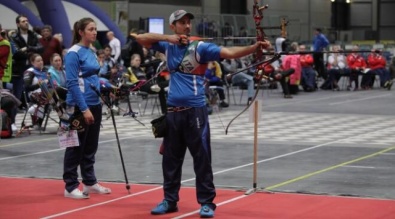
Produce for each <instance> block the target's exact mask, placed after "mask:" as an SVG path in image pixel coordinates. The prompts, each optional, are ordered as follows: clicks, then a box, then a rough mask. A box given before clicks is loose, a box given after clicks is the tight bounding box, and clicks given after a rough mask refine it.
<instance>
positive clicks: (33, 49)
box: [11, 30, 44, 77]
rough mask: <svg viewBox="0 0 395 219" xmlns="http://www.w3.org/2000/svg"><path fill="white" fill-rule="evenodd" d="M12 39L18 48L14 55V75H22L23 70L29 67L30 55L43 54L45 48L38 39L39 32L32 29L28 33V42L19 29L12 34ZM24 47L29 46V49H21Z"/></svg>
mask: <svg viewBox="0 0 395 219" xmlns="http://www.w3.org/2000/svg"><path fill="white" fill-rule="evenodd" d="M11 41H12V42H13V43H14V45H15V49H16V52H15V53H14V55H13V56H12V76H17V77H22V76H23V72H25V70H26V69H27V68H28V67H29V56H30V55H31V54H32V53H38V54H42V53H43V51H44V49H43V46H42V45H41V44H40V42H39V40H38V37H37V34H36V33H34V32H32V31H30V30H29V31H28V33H27V43H26V42H25V40H24V39H23V37H22V36H21V34H20V32H19V31H17V32H15V33H14V34H12V35H11ZM23 47H27V50H26V51H21V49H22V48H23Z"/></svg>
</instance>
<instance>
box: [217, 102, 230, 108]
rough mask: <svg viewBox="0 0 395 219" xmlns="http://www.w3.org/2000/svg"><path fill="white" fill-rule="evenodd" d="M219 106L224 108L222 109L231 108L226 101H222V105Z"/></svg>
mask: <svg viewBox="0 0 395 219" xmlns="http://www.w3.org/2000/svg"><path fill="white" fill-rule="evenodd" d="M219 106H220V107H222V108H226V107H229V104H228V103H226V102H225V101H221V103H220V104H219Z"/></svg>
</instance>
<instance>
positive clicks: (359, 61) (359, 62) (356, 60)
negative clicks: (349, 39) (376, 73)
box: [347, 53, 366, 70]
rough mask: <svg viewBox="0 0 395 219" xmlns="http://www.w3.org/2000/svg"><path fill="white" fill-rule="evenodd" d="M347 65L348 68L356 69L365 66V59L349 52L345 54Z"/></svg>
mask: <svg viewBox="0 0 395 219" xmlns="http://www.w3.org/2000/svg"><path fill="white" fill-rule="evenodd" d="M347 65H348V67H349V68H350V69H356V70H359V69H363V68H366V62H365V59H364V58H363V57H362V56H360V55H358V54H356V53H351V54H350V55H348V56H347Z"/></svg>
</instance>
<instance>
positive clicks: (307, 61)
mask: <svg viewBox="0 0 395 219" xmlns="http://www.w3.org/2000/svg"><path fill="white" fill-rule="evenodd" d="M300 64H301V65H302V68H305V67H312V66H313V64H314V59H313V56H311V55H309V54H305V55H300Z"/></svg>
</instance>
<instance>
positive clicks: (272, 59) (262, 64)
mask: <svg viewBox="0 0 395 219" xmlns="http://www.w3.org/2000/svg"><path fill="white" fill-rule="evenodd" d="M280 57H281V56H280V55H277V54H276V55H274V56H273V57H272V58H270V59H267V60H264V61H262V62H260V63H259V65H261V66H262V68H263V69H264V68H265V66H267V65H270V64H272V63H273V62H275V61H276V60H278V59H279V58H280ZM262 71H263V70H262ZM239 73H240V72H239ZM264 75H265V74H263V72H261V74H259V78H260V80H262V78H263V77H264ZM258 93H259V86H258V87H257V89H256V91H255V94H254V96H253V97H252V99H251V102H250V103H248V105H247V107H246V108H244V109H243V110H242V111H241V112H240V113H239V114H237V115H236V116H235V117H234V118H233V119H232V120H230V122H229V123H228V125H227V126H226V129H225V134H226V135H227V134H228V130H229V127H230V125H231V124H232V123H233V121H235V120H236V119H237V118H238V117H239V116H240V115H241V114H243V113H244V112H246V111H247V110H248V109H249V108H250V106H251V105H252V103H253V102H254V101H255V99H256V98H257V97H258Z"/></svg>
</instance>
